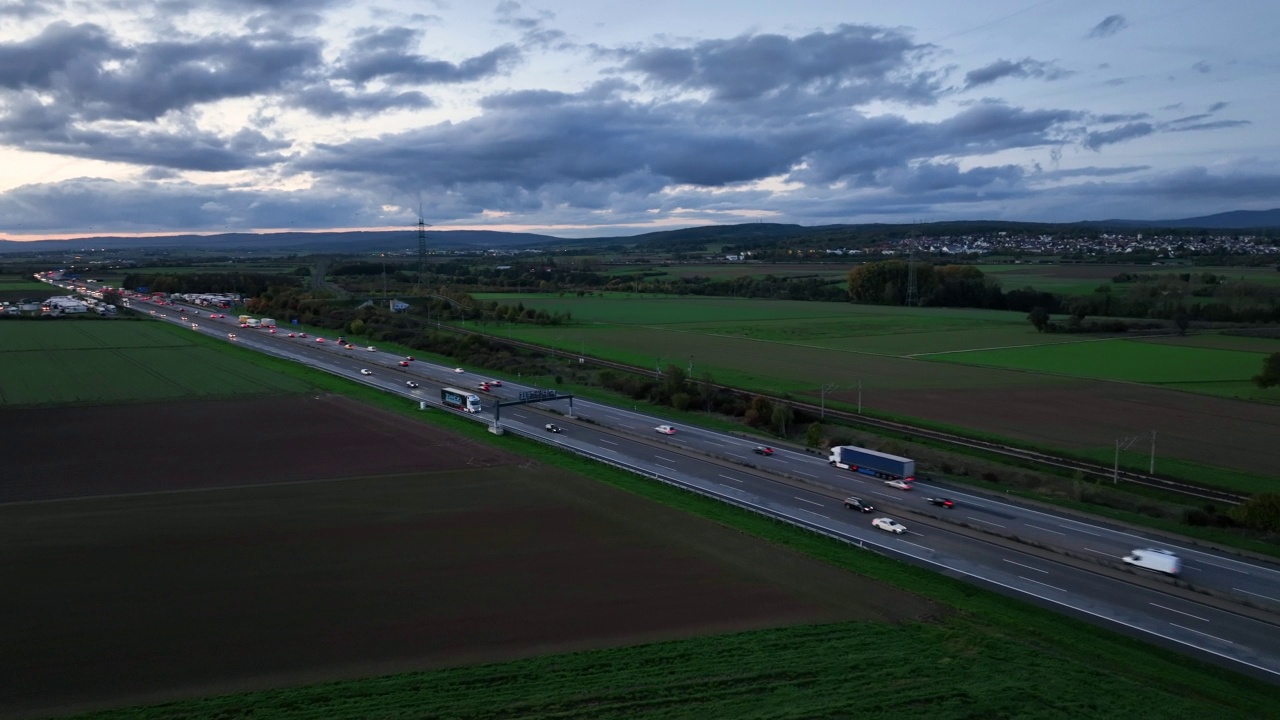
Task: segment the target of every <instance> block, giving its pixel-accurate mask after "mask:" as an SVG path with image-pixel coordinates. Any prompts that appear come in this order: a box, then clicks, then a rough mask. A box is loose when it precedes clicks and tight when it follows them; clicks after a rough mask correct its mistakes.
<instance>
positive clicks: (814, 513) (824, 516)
mask: <svg viewBox="0 0 1280 720" xmlns="http://www.w3.org/2000/svg"><path fill="white" fill-rule="evenodd" d="M796 510H799V511H800V512H802V513H809V514H810V515H813V516H815V517H820V518H822V519H823V520H830V519H831V516H830V515H823V514H822V513H816V512H814V511H812V510H805V509H804V508H796Z"/></svg>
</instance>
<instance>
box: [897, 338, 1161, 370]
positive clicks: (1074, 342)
mask: <svg viewBox="0 0 1280 720" xmlns="http://www.w3.org/2000/svg"><path fill="white" fill-rule="evenodd" d="M1142 337H1143V339H1146V338H1149V337H1177V333H1163V334H1160V335H1143V336H1142ZM1132 339H1134V338H1130V337H1124V336H1116V337H1104V338H1081V339H1079V340H1066V341H1064V342H1060V343H1049V344H1050V345H1053V346H1055V347H1057V346H1060V345H1078V344H1080V343H1095V342H1107V341H1111V340H1132ZM1044 346H1045V345H1044V343H1038V344H1037V343H1029V344H1026V345H1000V346H997V347H985V348H967V349H965V350H943V351H941V352H923V353H912V354H910V355H895V356H894V357H904V358H918V357H927V356H929V355H958V354H960V353H971V352H986V351H988V350H1018V349H1021V348H1038V347H1044ZM1037 372H1039V371H1037Z"/></svg>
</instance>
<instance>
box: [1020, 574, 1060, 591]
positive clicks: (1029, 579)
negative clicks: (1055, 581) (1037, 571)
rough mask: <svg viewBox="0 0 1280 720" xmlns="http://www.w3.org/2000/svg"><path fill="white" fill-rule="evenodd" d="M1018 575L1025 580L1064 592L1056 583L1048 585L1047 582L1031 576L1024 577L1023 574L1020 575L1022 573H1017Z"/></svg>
mask: <svg viewBox="0 0 1280 720" xmlns="http://www.w3.org/2000/svg"><path fill="white" fill-rule="evenodd" d="M1018 577H1020V578H1022V579H1023V580H1026V581H1027V582H1033V583H1035V584H1037V585H1043V586H1045V587H1047V588H1053V589H1054V590H1057V591H1058V592H1063V593H1064V592H1066V590H1063V589H1062V588H1060V587H1058V586H1057V585H1050V584H1049V583H1045V582H1040V581H1039V580H1032V579H1031V578H1029V577H1024V576H1022V575H1019V576H1018Z"/></svg>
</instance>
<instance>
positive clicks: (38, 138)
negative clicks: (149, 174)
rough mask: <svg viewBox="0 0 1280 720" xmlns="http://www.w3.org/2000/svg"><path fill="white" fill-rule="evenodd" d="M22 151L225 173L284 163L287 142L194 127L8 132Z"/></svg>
mask: <svg viewBox="0 0 1280 720" xmlns="http://www.w3.org/2000/svg"><path fill="white" fill-rule="evenodd" d="M6 135H7V137H8V138H10V139H11V140H17V142H15V144H17V145H19V146H20V147H22V148H23V149H24V150H30V151H33V152H46V153H52V154H55V155H69V156H73V157H82V158H88V159H92V160H104V161H108V162H122V163H129V164H133V165H152V166H157V167H164V168H171V169H177V170H200V171H205V172H224V171H227V170H243V169H245V168H254V167H264V166H267V165H273V164H275V163H278V162H281V161H282V160H284V159H286V156H285V155H283V154H282V152H281V151H283V150H284V149H286V148H287V147H288V146H289V143H285V142H280V141H275V140H271V139H269V138H267V137H266V136H265V135H263V134H262V133H260V132H258V131H256V130H249V129H244V130H241V131H239V132H237V133H235V134H234V135H232V136H230V137H222V136H219V135H216V134H214V133H210V132H206V131H201V130H196V129H193V128H189V129H183V130H179V131H172V132H162V131H158V130H132V129H130V130H115V131H113V132H110V133H108V132H104V131H98V130H89V129H81V128H76V127H68V128H64V129H63V130H62V131H61V132H59V133H46V134H38V133H29V134H27V135H26V136H23V135H22V134H17V133H7V134H6Z"/></svg>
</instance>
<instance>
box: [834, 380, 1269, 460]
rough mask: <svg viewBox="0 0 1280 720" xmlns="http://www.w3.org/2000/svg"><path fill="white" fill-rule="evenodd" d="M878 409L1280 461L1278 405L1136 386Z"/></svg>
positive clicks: (1002, 428) (942, 398) (1194, 453)
mask: <svg viewBox="0 0 1280 720" xmlns="http://www.w3.org/2000/svg"><path fill="white" fill-rule="evenodd" d="M843 399H844V400H845V402H850V401H853V402H856V397H848V398H843ZM876 409H877V410H886V411H888V412H892V413H898V414H902V415H910V416H914V417H919V418H926V419H928V420H933V421H935V422H943V423H948V424H952V425H957V426H963V427H967V428H971V429H974V430H978V431H982V432H988V433H995V434H999V435H1003V436H1005V437H1011V438H1018V439H1022V440H1031V441H1035V442H1037V443H1043V444H1045V445H1048V446H1057V447H1067V448H1098V447H1108V446H1110V444H1111V443H1113V442H1115V440H1116V439H1117V438H1122V437H1128V436H1132V435H1136V434H1141V433H1146V432H1150V431H1151V430H1155V431H1156V432H1157V435H1158V445H1157V455H1158V457H1176V458H1182V459H1186V460H1193V461H1195V462H1199V463H1203V464H1206V465H1216V466H1220V467H1227V468H1234V469H1238V470H1244V471H1247V472H1253V473H1257V474H1259V475H1263V476H1274V475H1275V474H1276V467H1277V464H1280V447H1277V444H1276V438H1280V407H1276V406H1274V405H1266V404H1262V403H1246V402H1239V401H1235V400H1227V399H1221V398H1214V397H1208V396H1204V395H1197V394H1194V393H1178V392H1172V391H1169V390H1163V389H1160V388H1151V387H1146V386H1143V385H1137V384H1125V383H1107V382H1088V381H1082V382H1081V383H1080V385H1079V386H1078V387H1076V388H1073V389H1069V390H1053V389H1048V388H1045V389H1033V388H1008V389H1006V390H999V391H992V390H989V389H975V390H893V391H885V392H883V393H880V394H878V395H877V396H876ZM1090 439H1092V441H1090Z"/></svg>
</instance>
